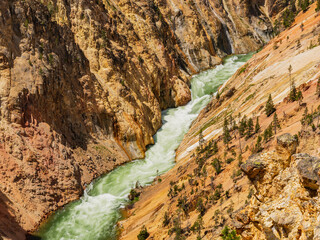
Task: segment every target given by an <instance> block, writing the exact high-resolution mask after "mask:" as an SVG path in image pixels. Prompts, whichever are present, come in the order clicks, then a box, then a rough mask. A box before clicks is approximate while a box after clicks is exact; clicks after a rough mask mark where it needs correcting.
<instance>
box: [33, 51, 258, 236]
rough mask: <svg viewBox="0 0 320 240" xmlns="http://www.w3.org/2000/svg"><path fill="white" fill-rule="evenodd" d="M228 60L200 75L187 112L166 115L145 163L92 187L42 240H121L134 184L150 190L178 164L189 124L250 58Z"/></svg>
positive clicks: (184, 109)
mask: <svg viewBox="0 0 320 240" xmlns="http://www.w3.org/2000/svg"><path fill="white" fill-rule="evenodd" d="M252 55H253V54H252V53H251V54H247V55H235V56H230V57H227V58H226V59H225V60H224V64H222V65H219V66H216V67H215V68H214V69H212V70H208V71H205V72H202V73H200V74H198V75H196V76H194V77H193V78H192V80H191V91H192V101H191V102H190V103H188V104H187V105H186V106H183V107H178V108H174V109H168V110H166V111H163V112H162V122H163V126H162V127H161V129H160V130H159V131H158V132H157V133H156V135H155V136H154V140H155V144H154V145H152V146H151V147H149V148H148V150H147V152H146V157H145V159H141V160H136V161H133V162H130V163H127V164H125V165H122V166H120V167H118V168H116V169H115V170H113V171H111V172H110V173H108V174H106V175H105V176H102V177H100V178H99V179H97V180H95V181H93V182H92V183H91V184H90V185H89V186H88V187H87V189H86V191H85V193H84V195H83V196H82V197H81V199H80V200H78V201H75V202H73V203H70V204H68V205H66V206H65V207H64V208H63V209H61V210H59V211H57V212H56V213H55V214H54V215H53V216H52V217H50V219H49V221H48V222H47V223H46V224H45V226H43V227H42V228H41V229H40V231H39V232H38V235H39V236H41V238H42V239H45V240H46V239H47V240H67V239H68V240H71V239H74V240H82V239H83V240H100V239H103V240H109V239H110V240H112V239H117V229H116V223H117V221H118V220H119V219H120V218H121V214H120V209H121V208H123V207H124V206H125V205H126V204H128V198H127V197H128V194H129V193H130V190H131V189H132V188H133V187H134V186H135V184H136V182H137V181H139V183H140V184H141V185H142V186H145V185H147V184H150V183H151V182H152V181H153V180H154V178H155V177H156V176H157V175H158V174H163V173H165V172H167V171H168V170H170V169H171V168H172V167H173V166H174V164H175V149H177V147H178V146H179V144H180V142H181V141H182V139H183V136H184V134H186V133H187V131H188V129H189V127H190V124H191V122H192V121H193V120H194V119H195V118H196V117H197V115H198V114H199V112H200V110H201V109H202V108H204V107H205V106H206V105H207V104H208V103H209V101H210V99H211V98H212V93H214V92H216V90H217V88H218V87H219V86H220V85H221V84H223V83H224V82H225V81H226V80H228V79H229V78H230V77H231V76H232V75H233V74H234V73H235V72H236V70H237V69H238V68H239V67H241V66H242V65H243V64H244V63H245V62H247V61H248V60H249V59H250V58H251V57H252Z"/></svg>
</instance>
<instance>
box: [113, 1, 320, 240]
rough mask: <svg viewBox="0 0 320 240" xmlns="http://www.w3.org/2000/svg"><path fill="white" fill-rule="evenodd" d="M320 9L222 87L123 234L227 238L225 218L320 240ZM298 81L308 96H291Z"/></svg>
mask: <svg viewBox="0 0 320 240" xmlns="http://www.w3.org/2000/svg"><path fill="white" fill-rule="evenodd" d="M315 8H316V5H315V4H313V5H312V6H311V7H310V8H309V9H308V10H307V11H305V12H300V13H299V15H298V16H297V17H296V19H295V21H294V22H293V23H292V25H291V26H290V27H289V28H288V29H287V30H285V31H282V32H281V33H280V34H279V35H277V36H276V37H275V38H274V39H272V40H271V41H270V42H269V43H268V44H267V45H266V46H265V47H264V48H263V49H262V50H261V51H259V52H257V53H256V54H255V55H254V56H253V57H252V58H251V59H250V60H249V61H248V62H247V63H246V64H245V65H244V66H243V67H242V68H240V69H239V70H238V71H237V72H236V73H235V74H234V75H233V77H232V78H231V79H229V80H228V81H227V82H226V83H225V84H223V85H222V86H221V87H220V89H219V97H214V98H213V99H212V100H211V102H210V103H209V104H208V105H207V107H206V108H205V109H203V110H202V111H201V113H200V114H199V116H198V117H197V119H196V120H195V121H194V122H193V123H192V125H191V127H190V130H189V132H188V133H187V134H186V135H185V137H184V139H183V141H182V143H181V144H180V146H179V148H178V149H177V151H176V165H175V167H174V168H173V169H172V170H170V171H169V172H168V173H167V174H164V175H163V176H161V177H160V178H161V181H155V182H154V183H153V184H152V185H151V186H149V187H147V188H146V189H144V190H143V191H142V193H141V195H140V198H139V201H138V202H137V203H135V204H134V207H133V208H131V209H128V213H127V214H128V218H127V219H125V220H123V221H121V222H120V223H119V227H120V228H121V230H122V232H121V237H120V239H136V238H137V236H138V235H139V233H142V232H143V230H146V231H147V232H148V234H149V235H150V237H151V238H153V239H220V237H222V236H224V235H223V234H224V233H225V231H226V226H228V227H229V229H234V230H235V232H234V234H235V235H236V234H238V235H239V237H241V239H247V240H249V239H250V240H252V239H254V240H258V239H259V240H261V239H320V235H319V233H320V232H319V219H320V216H319V209H318V206H319V174H320V173H319V169H318V167H319V153H320V148H319V146H320V145H319V143H320V142H319V141H320V139H319V115H320V113H319V98H318V97H319V96H318V91H319V82H320V58H319V56H318V52H319V49H320V46H319V45H320V38H319V37H320V35H319V34H320V24H319V22H320V15H319V13H318V12H317V11H315ZM294 88H296V89H297V91H298V92H299V91H301V94H302V96H303V99H302V100H299V101H296V100H294V101H293V100H290V94H291V92H292V89H294ZM317 89H318V90H317ZM269 96H271V98H272V99H273V102H274V106H275V110H276V111H275V113H273V114H272V115H271V116H267V115H266V113H265V105H266V102H267V100H268V98H269ZM275 114H277V117H275ZM307 116H310V124H306V122H305V121H306V120H305V119H306V118H307ZM275 118H276V119H277V120H276V121H277V124H275V123H274V121H275V120H274V119H275ZM250 119H251V120H253V122H254V125H256V121H258V122H259V125H258V126H259V127H258V128H256V129H257V130H252V131H253V132H251V133H250V135H247V134H245V133H243V132H241V131H242V130H241V127H242V123H243V122H246V123H248V120H250ZM312 124H313V125H312ZM270 126H271V132H272V134H271V135H272V136H268V134H269V131H270ZM275 126H276V127H275ZM226 129H227V130H226ZM268 129H269V130H268ZM226 131H227V132H228V133H226ZM228 136H229V137H228ZM230 232H231V230H229V233H230ZM232 239H233V238H232ZM234 239H235V238H234Z"/></svg>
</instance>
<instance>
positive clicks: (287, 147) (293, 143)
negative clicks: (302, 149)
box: [277, 133, 298, 155]
mask: <svg viewBox="0 0 320 240" xmlns="http://www.w3.org/2000/svg"><path fill="white" fill-rule="evenodd" d="M297 147H298V139H297V138H296V137H295V136H292V135H291V134H289V133H284V134H282V135H281V136H279V137H277V152H278V153H279V154H283V153H284V154H289V155H292V154H294V153H295V152H296V150H297Z"/></svg>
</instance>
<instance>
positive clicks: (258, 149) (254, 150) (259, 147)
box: [252, 135, 263, 153]
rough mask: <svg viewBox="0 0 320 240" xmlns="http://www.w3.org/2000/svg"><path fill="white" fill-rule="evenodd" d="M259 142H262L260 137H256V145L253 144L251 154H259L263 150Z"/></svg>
mask: <svg viewBox="0 0 320 240" xmlns="http://www.w3.org/2000/svg"><path fill="white" fill-rule="evenodd" d="M261 142H262V137H261V136H260V135H259V136H258V137H257V142H256V144H255V146H254V148H253V151H252V152H253V153H258V152H261V151H262V150H263V148H262V145H261Z"/></svg>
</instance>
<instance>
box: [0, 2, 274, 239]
mask: <svg viewBox="0 0 320 240" xmlns="http://www.w3.org/2000/svg"><path fill="white" fill-rule="evenodd" d="M267 5H270V3H267V2H265V1H259V2H255V3H252V2H251V1H238V0H237V1H236V2H234V1H223V2H221V3H220V4H217V3H216V2H214V1H183V2H180V1H176V0H171V1H166V0H152V1H149V0H140V1H132V0H116V1H100V0H99V1H90V0H73V1H62V0H53V1H52V0H51V1H49V0H45V1H38V0H36V1H31V0H26V1H9V0H4V1H1V2H0V29H1V30H0V33H1V34H0V106H1V113H0V129H1V131H0V181H1V182H2V183H3V184H1V185H0V191H1V192H2V193H3V195H4V196H5V197H6V199H8V201H7V202H8V204H9V206H10V210H9V213H10V214H11V215H12V216H13V218H14V219H15V220H16V223H17V224H18V225H21V227H22V228H23V229H25V230H32V229H34V228H35V226H36V225H37V224H38V223H39V222H40V220H41V219H42V218H43V217H44V216H45V215H46V214H47V213H49V212H50V211H54V210H56V209H57V207H59V206H62V205H64V204H65V203H67V202H69V201H72V200H74V199H76V198H78V197H79V196H80V195H81V194H82V191H83V187H84V185H85V184H87V183H89V182H90V181H91V180H92V179H93V178H95V177H98V176H99V175H101V174H103V173H105V172H107V171H110V170H111V169H113V168H114V167H115V166H117V165H119V164H122V163H124V162H127V161H130V160H131V159H135V158H143V157H144V152H145V150H146V146H147V145H148V144H152V143H153V138H152V136H153V135H154V134H155V132H156V131H157V129H159V128H160V126H161V110H162V109H165V108H168V107H175V106H180V105H184V104H186V103H187V102H188V101H189V100H190V99H191V94H190V89H189V86H190V83H189V78H190V75H191V74H193V73H196V72H198V71H201V70H204V69H207V68H211V67H213V66H215V65H216V64H219V63H221V57H223V56H225V55H227V54H230V53H244V52H248V51H252V50H256V49H257V48H259V47H261V46H262V44H263V43H264V42H266V41H268V40H269V39H270V36H271V33H272V23H271V20H270V18H269V17H268V14H269V13H268V11H261V7H266V6H267ZM271 5H272V4H271ZM8 208H9V207H8ZM0 221H1V220H0ZM0 226H2V225H0ZM1 230H2V229H1ZM3 231H4V230H3ZM3 231H2V232H0V233H1V234H3V235H5V232H3Z"/></svg>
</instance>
